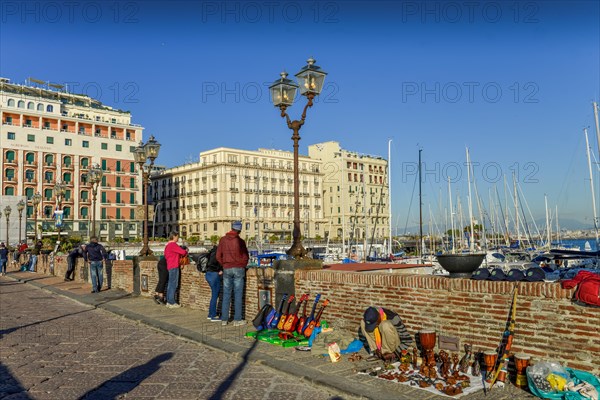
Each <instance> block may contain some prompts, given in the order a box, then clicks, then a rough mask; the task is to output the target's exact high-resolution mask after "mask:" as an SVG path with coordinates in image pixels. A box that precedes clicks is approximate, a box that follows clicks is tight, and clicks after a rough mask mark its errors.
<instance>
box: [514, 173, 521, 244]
mask: <svg viewBox="0 0 600 400" xmlns="http://www.w3.org/2000/svg"><path fill="white" fill-rule="evenodd" d="M513 190H514V203H515V225H516V229H517V241H518V242H519V247H521V230H520V229H519V192H517V178H516V177H515V173H514V172H513Z"/></svg>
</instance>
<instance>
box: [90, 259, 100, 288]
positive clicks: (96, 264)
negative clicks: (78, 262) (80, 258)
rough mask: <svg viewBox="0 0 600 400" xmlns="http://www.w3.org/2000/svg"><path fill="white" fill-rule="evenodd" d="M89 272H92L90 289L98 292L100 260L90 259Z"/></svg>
mask: <svg viewBox="0 0 600 400" xmlns="http://www.w3.org/2000/svg"><path fill="white" fill-rule="evenodd" d="M90 274H92V290H94V291H97V292H99V291H100V289H101V288H102V261H90ZM96 275H97V277H96Z"/></svg>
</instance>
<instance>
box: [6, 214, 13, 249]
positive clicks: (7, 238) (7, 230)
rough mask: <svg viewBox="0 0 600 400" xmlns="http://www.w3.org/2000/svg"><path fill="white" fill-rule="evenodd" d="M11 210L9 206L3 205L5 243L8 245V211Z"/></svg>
mask: <svg viewBox="0 0 600 400" xmlns="http://www.w3.org/2000/svg"><path fill="white" fill-rule="evenodd" d="M11 211H12V209H11V208H10V206H6V207H4V215H5V216H6V245H7V246H9V243H10V241H9V239H8V225H9V222H10V212H11Z"/></svg>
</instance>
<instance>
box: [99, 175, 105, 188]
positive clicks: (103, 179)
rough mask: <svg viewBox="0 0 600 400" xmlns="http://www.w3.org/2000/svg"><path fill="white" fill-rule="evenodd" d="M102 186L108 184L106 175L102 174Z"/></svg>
mask: <svg viewBox="0 0 600 400" xmlns="http://www.w3.org/2000/svg"><path fill="white" fill-rule="evenodd" d="M100 185H102V186H106V175H103V176H102V182H101V183H100Z"/></svg>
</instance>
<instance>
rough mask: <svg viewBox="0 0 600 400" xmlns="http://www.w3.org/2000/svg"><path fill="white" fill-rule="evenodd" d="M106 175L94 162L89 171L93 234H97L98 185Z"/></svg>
mask: <svg viewBox="0 0 600 400" xmlns="http://www.w3.org/2000/svg"><path fill="white" fill-rule="evenodd" d="M103 175H104V171H102V168H101V167H100V165H98V164H94V165H93V166H91V167H90V169H89V171H88V176H89V178H90V182H91V184H92V234H91V236H96V197H97V195H98V186H99V185H100V181H102V176H103Z"/></svg>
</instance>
